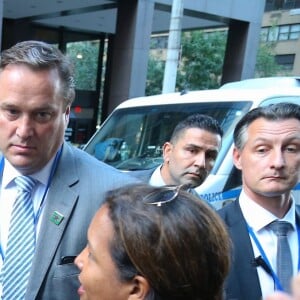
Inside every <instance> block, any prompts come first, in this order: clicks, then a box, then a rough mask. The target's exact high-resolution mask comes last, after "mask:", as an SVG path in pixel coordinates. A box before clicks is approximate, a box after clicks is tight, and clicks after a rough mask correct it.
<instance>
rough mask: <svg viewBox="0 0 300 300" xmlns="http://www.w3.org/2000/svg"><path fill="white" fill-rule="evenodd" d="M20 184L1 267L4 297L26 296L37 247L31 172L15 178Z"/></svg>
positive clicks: (18, 299)
mask: <svg viewBox="0 0 300 300" xmlns="http://www.w3.org/2000/svg"><path fill="white" fill-rule="evenodd" d="M15 183H16V185H17V187H18V188H19V193H18V196H17V198H16V200H15V202H14V206H13V211H12V216H11V221H10V227H9V234H8V241H7V248H6V255H5V260H4V264H3V267H2V274H1V275H2V276H1V277H2V289H3V291H2V299H3V300H12V299H13V300H21V299H24V298H25V293H26V288H27V282H28V278H29V274H30V268H31V263H32V258H33V254H34V248H35V227H34V211H33V203H32V199H31V192H32V189H33V187H34V185H35V184H36V181H35V180H34V179H32V178H30V177H28V176H19V177H17V178H16V179H15Z"/></svg>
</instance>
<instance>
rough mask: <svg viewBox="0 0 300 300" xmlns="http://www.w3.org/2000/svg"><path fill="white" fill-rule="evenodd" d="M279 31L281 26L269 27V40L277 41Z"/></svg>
mask: <svg viewBox="0 0 300 300" xmlns="http://www.w3.org/2000/svg"><path fill="white" fill-rule="evenodd" d="M278 32H279V27H278V26H276V27H272V28H270V29H269V35H268V41H270V42H273V41H277V39H278Z"/></svg>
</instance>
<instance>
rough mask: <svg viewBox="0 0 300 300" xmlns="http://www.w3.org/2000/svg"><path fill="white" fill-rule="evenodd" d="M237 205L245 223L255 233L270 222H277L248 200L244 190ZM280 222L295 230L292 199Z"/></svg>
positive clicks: (265, 211) (267, 212)
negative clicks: (285, 222) (287, 223)
mask: <svg viewBox="0 0 300 300" xmlns="http://www.w3.org/2000/svg"><path fill="white" fill-rule="evenodd" d="M239 203H240V207H241V210H242V213H243V215H244V218H245V220H246V222H247V223H248V225H249V226H250V227H252V228H253V230H254V231H256V232H258V231H259V230H261V229H263V228H264V227H265V226H267V225H268V224H270V223H271V222H273V221H275V220H278V218H277V217H276V216H275V215H273V214H272V213H271V212H269V211H268V210H266V209H264V208H263V207H261V206H260V205H258V204H257V203H256V202H254V201H253V200H252V199H250V198H249V197H248V196H247V195H246V194H245V192H244V190H242V192H241V194H240V197H239ZM280 220H281V221H287V222H289V223H290V224H291V225H292V226H293V228H294V229H296V214H295V201H293V199H292V205H291V207H290V209H289V210H288V212H287V213H286V215H285V216H284V217H283V218H282V219H280Z"/></svg>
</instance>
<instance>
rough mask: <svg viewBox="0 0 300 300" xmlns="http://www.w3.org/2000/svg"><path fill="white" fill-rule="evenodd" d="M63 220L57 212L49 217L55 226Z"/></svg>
mask: <svg viewBox="0 0 300 300" xmlns="http://www.w3.org/2000/svg"><path fill="white" fill-rule="evenodd" d="M63 219H64V216H63V215H62V214H61V213H59V212H58V211H54V212H53V213H52V215H51V217H50V221H51V222H52V223H54V224H55V225H59V224H60V223H61V222H62V220H63Z"/></svg>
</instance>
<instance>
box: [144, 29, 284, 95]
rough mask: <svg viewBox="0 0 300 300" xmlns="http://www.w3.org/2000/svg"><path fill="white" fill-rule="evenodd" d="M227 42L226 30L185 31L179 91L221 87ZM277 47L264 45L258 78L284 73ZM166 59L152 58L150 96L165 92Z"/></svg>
mask: <svg viewBox="0 0 300 300" xmlns="http://www.w3.org/2000/svg"><path fill="white" fill-rule="evenodd" d="M226 40H227V32H226V31H212V32H205V31H192V32H184V33H183V34H182V38H181V45H182V51H181V57H180V63H179V66H178V71H177V83H176V89H177V90H179V91H182V90H200V89H211V88H218V87H219V86H220V79H221V76H222V68H223V60H224V55H225V48H226ZM275 46H276V43H275V42H273V43H264V42H261V43H260V46H259V49H258V53H257V63H256V70H255V77H267V76H277V75H279V74H280V75H283V74H284V71H283V69H282V67H281V66H280V65H278V64H277V63H276V61H275V54H274V48H275ZM162 59H163V58H162V57H160V58H159V57H158V56H157V55H156V56H155V57H154V56H151V55H150V59H149V65H148V79H147V89H146V95H154V94H160V93H161V91H162V82H163V74H164V61H163V60H162ZM285 73H286V72H285ZM284 75H287V74H284Z"/></svg>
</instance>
